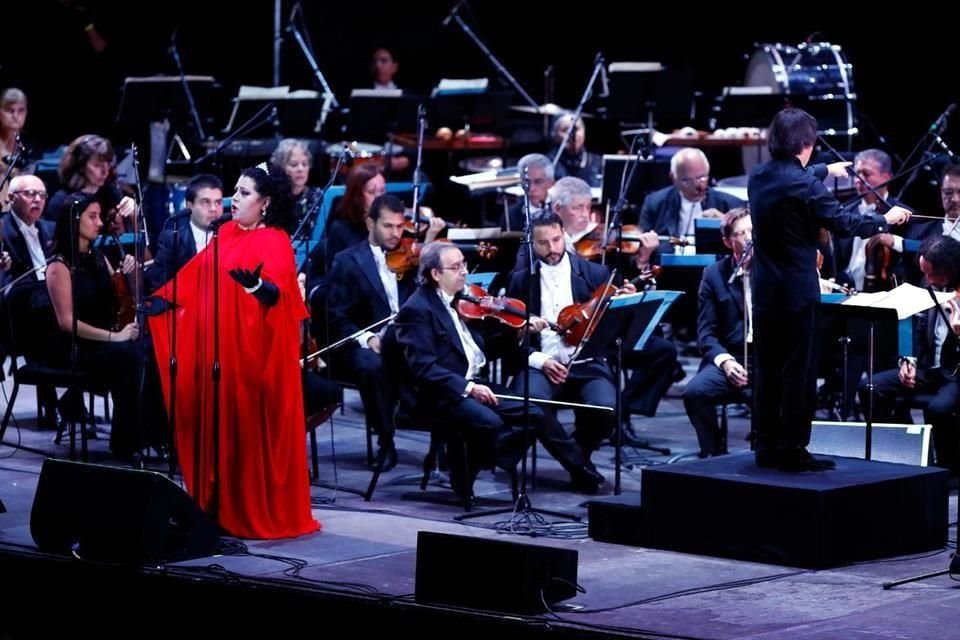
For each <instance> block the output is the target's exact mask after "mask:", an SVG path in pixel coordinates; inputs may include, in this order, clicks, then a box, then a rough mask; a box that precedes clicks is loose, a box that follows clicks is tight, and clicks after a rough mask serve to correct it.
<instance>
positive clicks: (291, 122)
mask: <svg viewBox="0 0 960 640" xmlns="http://www.w3.org/2000/svg"><path fill="white" fill-rule="evenodd" d="M270 104H272V105H274V106H276V109H277V111H276V118H275V119H274V121H273V126H274V130H275V131H276V133H278V134H279V135H281V136H283V137H291V138H314V137H316V135H317V133H318V132H319V131H320V127H321V125H322V120H321V114H322V112H323V104H324V98H323V96H321V95H320V94H318V93H317V92H316V91H310V90H301V91H289V87H268V88H260V87H248V86H244V87H240V90H239V91H238V92H237V96H236V97H235V98H233V111H232V112H231V113H230V119H229V120H228V121H227V125H226V126H225V127H224V128H223V133H230V132H231V131H233V129H234V125H235V123H242V122H246V121H248V120H249V119H250V118H251V117H252V116H253V115H254V114H255V113H256V112H257V111H258V110H259V109H262V108H264V107H265V106H267V105H270Z"/></svg>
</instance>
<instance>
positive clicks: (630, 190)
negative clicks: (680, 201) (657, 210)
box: [600, 154, 670, 205]
mask: <svg viewBox="0 0 960 640" xmlns="http://www.w3.org/2000/svg"><path fill="white" fill-rule="evenodd" d="M633 161H636V163H637V164H636V170H634V172H633V177H632V178H631V179H630V184H626V185H623V188H624V198H625V200H626V202H627V203H628V204H634V205H639V204H642V203H643V200H644V198H646V197H647V195H648V194H650V193H652V192H653V191H656V190H657V189H661V188H663V187H666V186H668V185H669V184H670V161H669V160H667V161H663V160H659V159H654V158H642V157H641V158H639V159H637V156H623V155H615V154H605V155H604V156H603V165H602V166H603V171H602V173H603V183H602V185H601V188H600V193H601V196H600V199H601V202H616V201H617V199H618V198H619V196H620V184H621V183H622V182H623V172H624V170H625V169H626V167H627V166H628V164H629V163H630V162H633Z"/></svg>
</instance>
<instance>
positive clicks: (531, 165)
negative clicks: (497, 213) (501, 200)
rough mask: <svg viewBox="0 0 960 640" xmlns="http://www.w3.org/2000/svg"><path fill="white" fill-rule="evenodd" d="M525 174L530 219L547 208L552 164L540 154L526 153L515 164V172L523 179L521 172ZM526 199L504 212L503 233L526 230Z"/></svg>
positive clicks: (552, 182) (501, 220) (551, 184)
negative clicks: (527, 184) (527, 183)
mask: <svg viewBox="0 0 960 640" xmlns="http://www.w3.org/2000/svg"><path fill="white" fill-rule="evenodd" d="M524 170H526V172H527V180H528V181H529V183H530V189H529V193H528V194H527V195H528V198H529V200H530V217H531V218H532V217H533V216H535V215H537V214H539V213H540V212H541V211H543V210H544V209H545V208H546V207H547V196H548V195H549V192H550V187H552V186H553V184H554V179H553V163H552V162H551V161H550V158H548V157H547V156H545V155H543V154H540V153H528V154H527V155H525V156H523V157H522V158H520V161H519V162H517V171H518V172H519V174H520V178H521V179H523V172H524ZM525 207H526V198H521V199H520V200H519V201H518V202H517V203H516V204H514V205H513V206H512V207H510V208H509V209H507V210H506V211H504V214H503V216H501V218H500V228H501V229H503V230H504V231H523V230H524V229H526V228H527V212H526V209H525Z"/></svg>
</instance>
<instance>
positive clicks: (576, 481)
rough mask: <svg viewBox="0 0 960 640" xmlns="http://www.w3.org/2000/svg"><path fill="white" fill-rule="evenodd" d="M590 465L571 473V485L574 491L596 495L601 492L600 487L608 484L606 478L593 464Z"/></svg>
mask: <svg viewBox="0 0 960 640" xmlns="http://www.w3.org/2000/svg"><path fill="white" fill-rule="evenodd" d="M588 465H589V466H587V465H585V466H583V467H580V468H579V469H577V470H575V471H572V472H571V473H570V484H571V486H572V487H573V490H574V491H579V492H580V493H589V494H594V493H596V492H597V491H599V490H600V487H601V486H602V485H603V483H604V482H606V478H604V477H603V474H601V473H600V472H599V471H597V468H596V467H594V466H593V464H591V463H588Z"/></svg>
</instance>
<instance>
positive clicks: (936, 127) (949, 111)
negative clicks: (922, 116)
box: [930, 102, 957, 133]
mask: <svg viewBox="0 0 960 640" xmlns="http://www.w3.org/2000/svg"><path fill="white" fill-rule="evenodd" d="M956 110H957V103H956V102H951V103H950V106H949V107H947V108H946V109H945V110H944V112H943V113H941V114H940V115H939V116H938V117H937V119H936V120H934V122H933V124H932V125H930V131H931V132H934V133H941V132H942V131H943V129H944V128H945V127H946V126H947V118H949V117H950V116H951V115H953V112H954V111H956Z"/></svg>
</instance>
